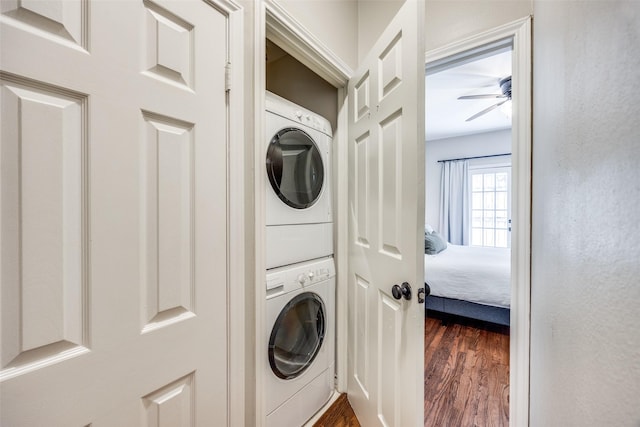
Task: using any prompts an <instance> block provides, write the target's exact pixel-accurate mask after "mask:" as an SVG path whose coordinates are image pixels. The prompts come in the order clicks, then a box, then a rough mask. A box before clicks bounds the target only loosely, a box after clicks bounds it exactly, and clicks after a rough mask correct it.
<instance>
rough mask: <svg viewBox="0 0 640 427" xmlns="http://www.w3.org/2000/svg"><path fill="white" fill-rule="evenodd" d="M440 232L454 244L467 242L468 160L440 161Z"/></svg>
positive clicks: (465, 243) (466, 243)
mask: <svg viewBox="0 0 640 427" xmlns="http://www.w3.org/2000/svg"><path fill="white" fill-rule="evenodd" d="M440 233H441V234H442V237H444V238H445V239H446V240H447V241H448V242H449V243H452V244H454V245H468V244H469V161H468V160H452V161H447V162H443V163H442V176H441V179H440Z"/></svg>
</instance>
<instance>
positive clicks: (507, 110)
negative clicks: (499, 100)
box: [500, 100, 513, 118]
mask: <svg viewBox="0 0 640 427" xmlns="http://www.w3.org/2000/svg"><path fill="white" fill-rule="evenodd" d="M500 111H502V113H503V114H504V115H505V116H507V117H508V118H511V116H512V115H513V106H512V105H511V100H508V101H507V102H505V103H504V104H502V105H501V106H500Z"/></svg>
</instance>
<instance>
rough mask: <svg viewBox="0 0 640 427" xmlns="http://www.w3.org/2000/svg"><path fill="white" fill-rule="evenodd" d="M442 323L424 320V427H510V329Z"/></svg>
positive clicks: (462, 322)
mask: <svg viewBox="0 0 640 427" xmlns="http://www.w3.org/2000/svg"><path fill="white" fill-rule="evenodd" d="M442 319H444V320H445V322H446V323H444V324H443V322H442ZM442 319H440V318H435V317H429V318H427V319H425V331H424V333H425V334H424V342H425V351H424V357H425V364H424V366H425V370H424V393H425V399H424V425H425V427H441V426H447V427H457V426H461V427H462V426H464V427H470V426H478V427H489V426H505V427H507V426H508V425H509V328H508V327H504V326H497V325H490V324H487V323H484V322H479V321H474V320H467V319H462V318H449V317H445V318H442Z"/></svg>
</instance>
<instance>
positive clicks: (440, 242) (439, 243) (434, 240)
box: [424, 231, 447, 255]
mask: <svg viewBox="0 0 640 427" xmlns="http://www.w3.org/2000/svg"><path fill="white" fill-rule="evenodd" d="M445 249H447V242H445V241H444V239H443V238H442V236H441V235H439V234H438V233H436V232H435V231H434V232H433V233H425V235H424V253H425V254H427V255H435V254H439V253H440V252H442V251H444V250H445Z"/></svg>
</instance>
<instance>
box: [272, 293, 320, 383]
mask: <svg viewBox="0 0 640 427" xmlns="http://www.w3.org/2000/svg"><path fill="white" fill-rule="evenodd" d="M325 328H326V317H325V308H324V304H323V303H322V300H321V299H320V297H319V296H318V295H317V294H314V293H312V292H305V293H302V294H300V295H298V296H296V297H295V298H293V299H292V300H291V301H289V303H288V304H287V305H286V306H285V307H284V308H283V309H282V311H281V312H280V315H279V316H278V319H277V320H276V323H275V325H274V326H273V329H272V330H271V337H270V338H269V364H270V365H271V369H272V370H273V373H274V374H276V375H277V376H278V377H280V378H283V379H291V378H295V377H297V376H298V375H300V374H302V373H303V372H304V370H305V369H307V368H308V367H309V366H310V365H311V363H312V362H313V359H315V357H316V356H317V355H318V352H319V351H320V347H321V346H322V340H323V339H324V334H325Z"/></svg>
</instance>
